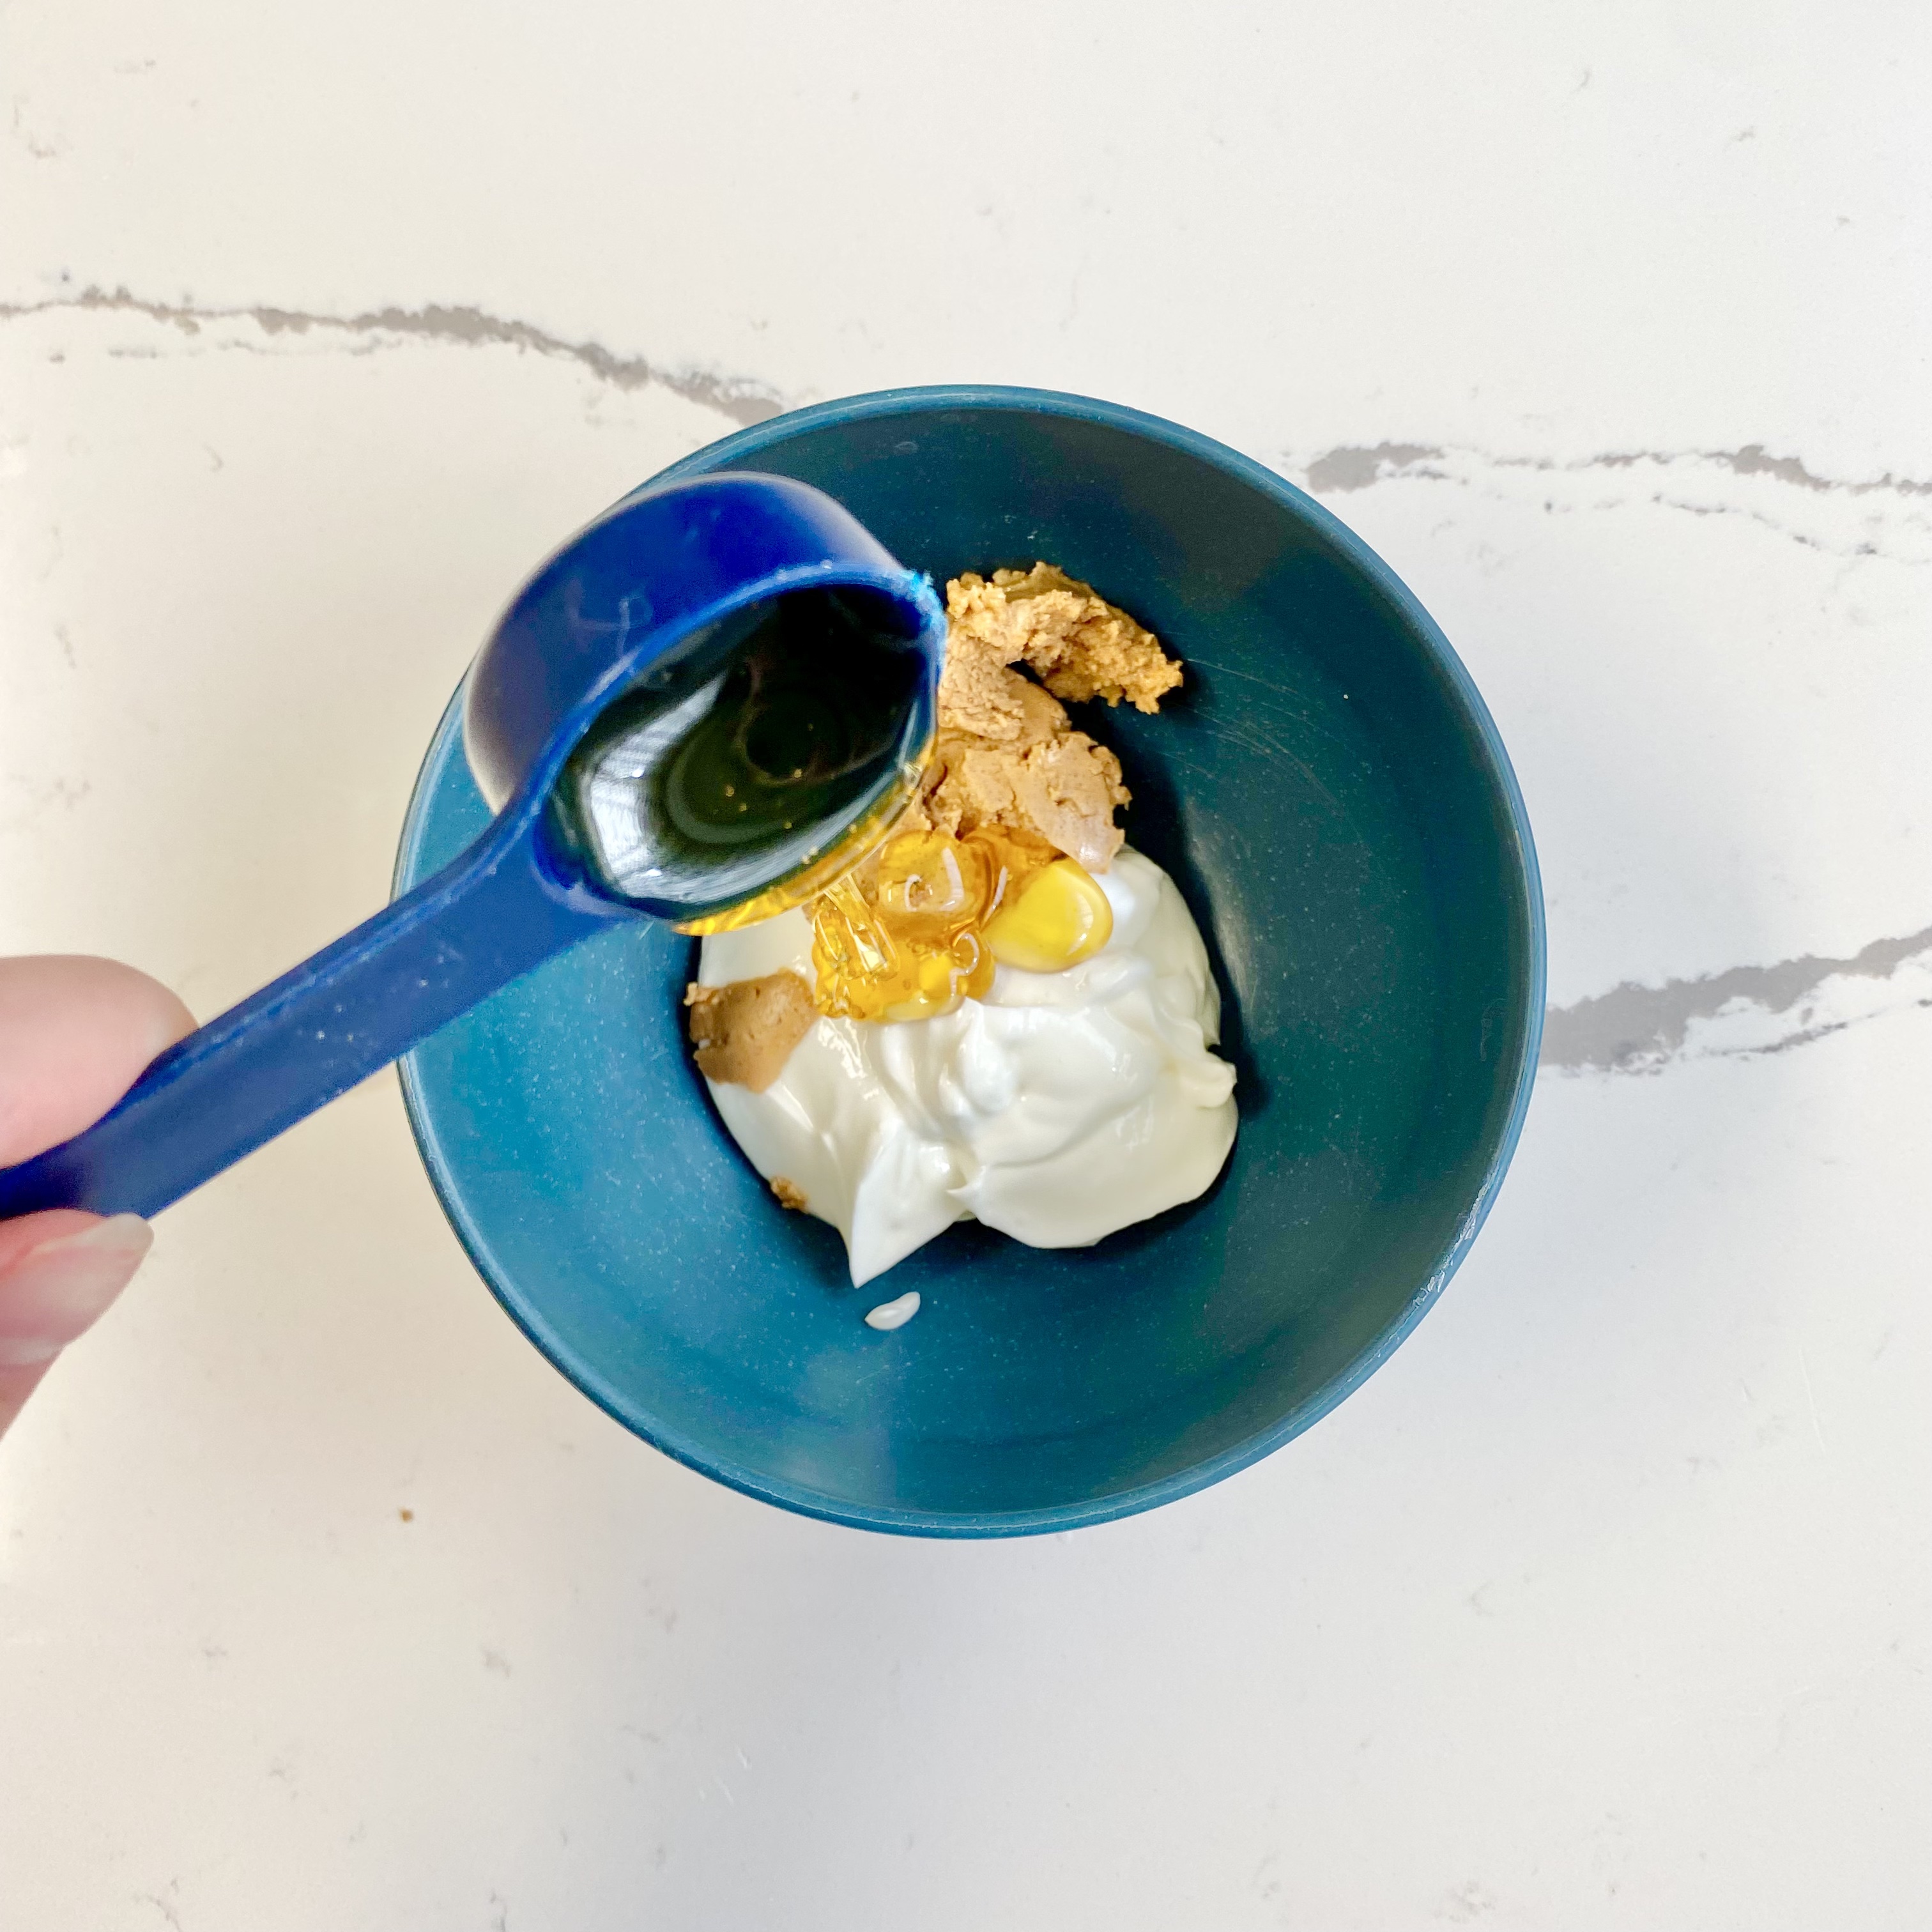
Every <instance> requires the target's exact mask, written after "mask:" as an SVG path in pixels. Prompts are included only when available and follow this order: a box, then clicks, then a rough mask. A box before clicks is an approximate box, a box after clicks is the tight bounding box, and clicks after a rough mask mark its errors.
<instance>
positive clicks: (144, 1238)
mask: <svg viewBox="0 0 1932 1932" xmlns="http://www.w3.org/2000/svg"><path fill="white" fill-rule="evenodd" d="M153 1246H154V1229H151V1227H149V1226H148V1224H147V1223H146V1222H145V1221H144V1220H142V1219H141V1217H140V1216H139V1215H138V1214H110V1215H109V1216H108V1217H107V1220H104V1221H97V1222H95V1223H94V1225H93V1226H92V1227H90V1228H83V1229H81V1231H80V1233H79V1234H77V1235H62V1236H61V1238H59V1239H58V1241H43V1242H42V1243H41V1244H40V1246H39V1247H37V1248H29V1249H28V1250H27V1252H26V1253H25V1254H24V1255H23V1256H21V1258H20V1262H19V1263H18V1264H17V1265H19V1266H20V1267H22V1268H24V1267H26V1265H27V1264H28V1262H37V1261H39V1260H40V1259H41V1258H42V1257H43V1256H47V1255H74V1254H86V1255H95V1254H101V1255H127V1256H132V1257H133V1259H134V1260H136V1261H137V1262H138V1261H139V1259H141V1257H142V1256H143V1255H145V1253H147V1252H148V1250H149V1249H150V1248H151V1247H153Z"/></svg>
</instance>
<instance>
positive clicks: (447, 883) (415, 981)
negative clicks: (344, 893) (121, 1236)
mask: <svg viewBox="0 0 1932 1932" xmlns="http://www.w3.org/2000/svg"><path fill="white" fill-rule="evenodd" d="M625 916H626V914H625V910H624V909H623V908H622V907H621V906H618V905H615V904H612V903H611V902H610V901H608V900H607V899H604V898H599V897H598V895H596V894H595V892H592V891H591V890H589V888H588V887H586V886H583V885H582V884H580V883H574V882H573V881H571V880H568V879H566V878H565V877H562V875H561V874H560V873H559V871H557V870H556V868H554V867H553V865H552V864H551V863H550V859H549V856H548V853H547V849H546V848H545V847H544V845H543V844H542V843H541V840H540V838H539V837H538V829H537V826H535V824H533V823H529V822H527V821H526V822H525V823H523V824H522V825H520V826H518V825H516V824H514V823H508V822H506V821H505V820H498V821H497V822H496V823H495V824H494V825H493V826H491V827H490V830H489V831H488V832H485V833H484V835H483V837H482V838H480V839H478V841H477V842H476V843H475V844H474V845H472V846H471V847H469V850H466V851H465V852H463V853H460V854H459V855H458V856H457V857H456V858H455V859H452V861H451V862H450V863H449V865H446V866H445V867H444V868H443V870H442V871H440V872H438V873H437V874H434V876H433V877H431V878H428V879H425V880H424V881H423V883H422V884H421V885H419V886H417V887H416V889H414V890H413V892H410V893H408V894H407V895H405V896H404V898H399V899H398V900H396V901H395V902H394V903H393V904H391V905H389V906H388V907H385V908H384V910H382V911H381V912H380V913H377V915H376V916H375V917H374V919H368V920H366V921H365V922H364V923H363V924H362V925H361V926H358V927H356V929H355V931H354V932H350V933H347V934H345V935H344V936H343V937H342V938H340V939H338V940H337V941H335V943H334V944H332V945H329V946H326V947H323V950H321V951H320V953H317V954H315V955H314V956H313V957H312V958H311V959H306V960H305V961H304V962H302V965H299V966H298V967H296V968H294V969H293V971H290V972H287V973H284V974H283V975H282V977H281V978H280V979H279V980H275V981H274V982H273V983H272V984H270V985H269V986H264V987H263V989H262V990H261V991H260V992H259V993H256V994H254V995H251V997H250V998H248V999H245V1000H244V1001H242V1004H240V1005H239V1006H237V1007H231V1008H230V1009H229V1010H228V1011H227V1012H226V1013H223V1014H222V1015H221V1016H220V1018H219V1019H214V1020H211V1021H210V1022H208V1025H206V1026H205V1027H203V1028H201V1029H200V1031H199V1032H196V1033H192V1034H189V1036H188V1037H187V1039H185V1040H181V1041H179V1042H178V1043H176V1044H175V1046H171V1047H169V1049H168V1050H167V1051H166V1052H165V1053H163V1054H162V1055H160V1058H158V1059H157V1060H156V1061H154V1063H153V1064H151V1066H150V1067H148V1070H147V1071H146V1072H145V1073H143V1074H142V1076H141V1077H140V1079H139V1080H138V1081H136V1082H135V1084H134V1085H133V1087H132V1088H130V1090H129V1091H128V1092H127V1094H126V1096H125V1097H124V1098H123V1099H122V1100H121V1102H120V1103H119V1105H118V1106H116V1107H115V1109H114V1110H113V1112H111V1113H110V1114H108V1115H106V1116H104V1118H102V1119H101V1120H100V1121H97V1122H96V1123H95V1124H94V1125H93V1126H92V1127H89V1128H88V1129H87V1130H86V1132H85V1133H80V1134H77V1135H76V1136H74V1139H72V1140H71V1141H66V1142H62V1145H60V1146H58V1147H56V1148H49V1150H48V1151H47V1152H46V1153H45V1154H37V1155H36V1156H34V1158H33V1159H32V1160H27V1161H23V1162H22V1163H20V1165H19V1166H16V1167H9V1168H4V1169H0V1220H6V1219H8V1218H10V1217H12V1216H14V1215H17V1214H34V1213H36V1212H37V1211H39V1210H40V1209H42V1208H86V1209H88V1210H89V1211H92V1212H93V1213H95V1214H142V1215H151V1214H158V1213H159V1212H160V1210H161V1209H162V1208H166V1207H167V1206H169V1205H170V1204H171V1203H172V1202H176V1201H178V1200H179V1199H181V1196H183V1195H184V1194H187V1193H190V1192H191V1191H192V1190H194V1189H195V1188H197V1187H199V1186H200V1185H201V1184H202V1182H203V1181H207V1180H210V1179H211V1178H213V1177H214V1175H217V1174H219V1173H220V1172H221V1171H222V1170H223V1169H224V1168H226V1167H229V1166H233V1164H234V1163H236V1161H238V1160H240V1159H241V1158H242V1156H243V1155H244V1154H250V1153H252V1152H253V1151H254V1150H255V1149H256V1148H258V1147H260V1146H261V1145H262V1144H263V1142H265V1141H269V1140H272V1139H274V1138H275V1136H276V1135H278V1134H279V1133H283V1132H284V1130H287V1128H289V1127H293V1126H294V1124H296V1121H299V1120H302V1119H303V1118H305V1117H306V1116H308V1115H310V1114H312V1113H314V1112H315V1111H316V1109H317V1108H319V1107H323V1106H326V1105H327V1104H328V1103H329V1102H330V1101H331V1100H334V1099H335V1098H336V1097H337V1096H338V1094H345V1093H347V1091H348V1090H349V1089H350V1088H352V1087H353V1086H355V1085H356V1084H357V1083H358V1082H359V1081H362V1080H364V1079H367V1078H368V1076H369V1075H371V1073H376V1072H377V1071H378V1070H380V1068H382V1067H386V1066H388V1065H389V1063H390V1062H391V1061H392V1060H395V1059H398V1058H400V1057H401V1055H404V1054H405V1053H407V1052H409V1050H410V1048H412V1047H413V1046H416V1045H417V1044H418V1043H420V1042H421V1041H422V1040H425V1039H427V1038H428V1036H429V1035H430V1034H432V1033H434V1032H435V1031H436V1030H437V1028H439V1027H440V1026H442V1025H445V1024H446V1022H449V1021H450V1020H453V1019H455V1018H456V1017H457V1016H458V1015H459V1014H460V1013H466V1012H467V1011H468V1010H469V1008H470V1007H473V1006H475V1004H476V1003H477V1002H478V1001H479V1000H481V999H483V998H485V997H486V996H487V995H489V994H491V993H493V992H496V989H498V988H499V986H507V985H508V983H509V982H510V981H511V980H514V979H517V978H518V977H520V976H521V975H522V974H525V973H527V972H529V971H530V970H531V968H532V967H535V966H538V965H541V963H542V962H544V960H546V959H550V958H552V957H553V956H555V955H556V954H557V953H561V952H563V951H565V950H566V949H567V948H568V947H571V946H574V945H575V944H577V941H579V940H580V939H584V938H588V937H589V935H591V934H592V933H593V932H598V931H600V930H601V929H602V928H604V926H607V925H609V924H610V922H611V921H612V920H613V919H622V918H623V917H625Z"/></svg>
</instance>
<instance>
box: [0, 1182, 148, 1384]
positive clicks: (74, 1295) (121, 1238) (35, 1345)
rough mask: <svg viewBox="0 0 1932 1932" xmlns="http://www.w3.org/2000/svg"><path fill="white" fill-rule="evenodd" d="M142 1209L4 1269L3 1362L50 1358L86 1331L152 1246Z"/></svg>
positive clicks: (0, 1292) (48, 1244) (27, 1363)
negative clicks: (140, 1214) (141, 1214)
mask: <svg viewBox="0 0 1932 1932" xmlns="http://www.w3.org/2000/svg"><path fill="white" fill-rule="evenodd" d="M153 1245H154V1230H153V1229H151V1228H150V1227H149V1226H148V1224H147V1223H146V1222H145V1221H144V1220H142V1219H141V1217H140V1216H139V1215H138V1214H115V1215H111V1216H110V1217H109V1218H108V1219H107V1220H104V1221H97V1222H96V1223H95V1224H94V1225H93V1226H92V1227H90V1228H83V1229H82V1230H81V1231H80V1233H79V1234H77V1235H64V1236H62V1238H60V1239H59V1240H58V1241H43V1243H42V1244H40V1247H37V1248H30V1249H29V1250H28V1251H27V1253H26V1254H24V1255H23V1256H21V1257H20V1259H19V1260H18V1261H17V1262H14V1263H13V1265H12V1267H10V1268H8V1269H7V1271H6V1272H5V1274H0V1368H28V1367H32V1366H34V1364H37V1363H41V1362H46V1361H51V1360H52V1358H54V1357H55V1355H58V1354H59V1353H60V1352H61V1350H62V1349H64V1348H65V1347H66V1346H67V1345H68V1343H70V1342H71V1341H72V1340H74V1338H75V1337H77V1336H78V1335H82V1334H85V1333H86V1331H87V1330H88V1329H89V1328H92V1326H93V1325H94V1324H95V1322H97V1321H98V1319H100V1317H101V1315H102V1314H103V1313H104V1312H105V1311H106V1310H107V1308H108V1307H109V1306H110V1304H111V1303H112V1302H113V1300H114V1298H115V1296H116V1295H118V1294H119V1293H120V1292H121V1290H122V1289H124V1288H125V1287H126V1286H127V1283H128V1281H129V1280H130V1278H131V1277H132V1276H133V1273H134V1271H135V1269H136V1268H137V1267H139V1265H140V1262H141V1258H142V1256H144V1255H145V1253H147V1252H148V1249H149V1248H151V1247H153Z"/></svg>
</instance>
